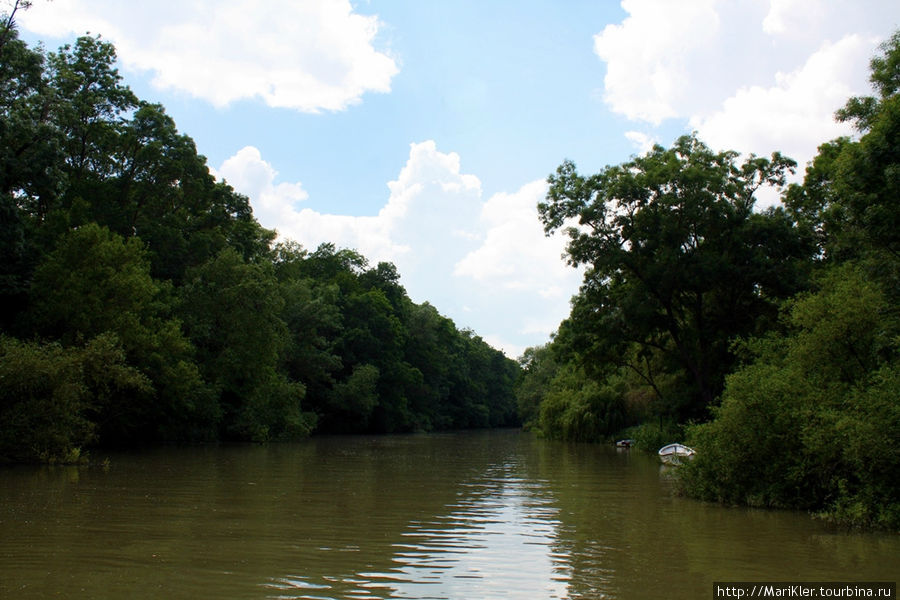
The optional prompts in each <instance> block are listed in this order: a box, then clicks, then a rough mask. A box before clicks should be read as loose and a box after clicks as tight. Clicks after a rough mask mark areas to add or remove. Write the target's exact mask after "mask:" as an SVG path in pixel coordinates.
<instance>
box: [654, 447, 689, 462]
mask: <svg viewBox="0 0 900 600" xmlns="http://www.w3.org/2000/svg"><path fill="white" fill-rule="evenodd" d="M658 454H659V460H661V461H663V463H664V464H667V465H680V464H681V463H682V462H684V461H686V460H691V459H692V458H694V455H696V454H697V453H696V452H695V451H694V449H693V448H688V447H687V446H685V445H683V444H669V445H667V446H663V447H662V448H660V449H659V452H658Z"/></svg>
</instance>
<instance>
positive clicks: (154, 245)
mask: <svg viewBox="0 0 900 600" xmlns="http://www.w3.org/2000/svg"><path fill="white" fill-rule="evenodd" d="M9 17H10V18H9V19H7V20H6V28H5V29H3V31H2V38H0V303H2V305H3V307H4V310H3V311H2V316H0V371H2V373H0V460H3V459H10V460H49V461H52V460H70V459H75V458H77V457H78V456H80V455H81V454H80V453H81V450H82V449H83V448H88V447H92V446H95V445H101V446H102V445H111V444H117V445H122V444H134V443H145V442H155V441H205V440H217V439H228V440H254V441H265V440H285V439H296V438H298V437H302V436H305V435H309V434H310V433H312V432H403V431H430V430H434V429H447V428H460V427H490V426H501V425H513V424H516V423H517V422H518V421H517V415H516V410H515V398H514V395H513V384H514V381H515V379H516V377H517V375H518V366H517V364H516V363H515V362H514V361H512V360H510V359H508V358H506V357H505V356H504V355H503V354H502V353H501V352H499V351H497V350H495V349H493V348H491V347H490V346H488V344H487V343H485V342H484V341H483V340H482V339H481V338H479V337H478V336H476V335H475V334H474V333H472V332H471V331H468V330H460V329H458V328H457V327H456V325H455V324H454V323H453V322H452V321H451V320H449V319H447V318H446V317H443V316H441V315H440V314H439V313H438V311H437V310H436V309H435V308H434V307H432V306H431V305H429V304H423V305H417V304H415V303H413V302H412V301H411V300H410V299H409V297H408V296H407V294H406V290H405V289H404V288H403V286H402V285H401V284H400V274H399V273H398V272H397V269H396V268H395V267H394V265H392V264H389V263H380V264H378V265H375V266H374V267H373V266H370V265H369V263H368V261H367V259H366V258H365V257H363V256H362V255H360V254H359V253H358V252H356V251H354V250H351V249H339V248H336V247H335V246H334V245H332V244H323V245H322V246H320V247H319V248H317V249H315V250H312V251H310V250H307V249H305V248H303V247H301V246H299V245H298V244H296V243H295V242H291V241H281V242H279V243H277V244H276V243H275V237H276V235H275V232H273V231H269V230H267V229H265V228H263V227H261V226H260V224H259V223H258V222H257V221H256V219H255V218H254V216H253V212H252V209H251V206H250V202H249V200H248V199H247V198H246V197H245V196H242V195H240V194H238V193H236V192H235V191H234V190H233V189H232V188H231V187H230V186H229V185H228V184H227V183H225V182H222V181H215V180H214V178H213V177H212V176H211V175H210V172H209V167H208V165H207V163H206V159H205V158H204V157H203V156H201V155H199V154H198V153H197V149H196V146H195V144H194V142H193V140H191V138H190V137H188V136H186V135H184V134H182V133H180V132H179V131H178V129H177V128H176V126H175V122H174V121H173V119H172V118H171V117H170V116H168V115H167V114H166V112H165V109H164V108H163V107H162V106H160V105H158V104H150V103H147V102H144V101H142V100H140V99H139V98H138V97H137V96H136V95H135V94H134V92H133V91H132V90H131V89H130V88H129V87H128V86H127V85H125V84H124V83H123V81H122V78H121V76H120V75H119V73H118V71H117V70H116V68H115V63H116V53H115V48H114V47H113V46H112V44H110V43H109V42H106V41H105V40H103V39H102V38H100V37H81V38H79V39H78V40H77V41H76V42H75V43H74V44H72V45H66V46H63V47H62V48H60V49H59V50H58V51H57V52H54V53H49V54H45V53H44V51H43V50H42V49H41V48H31V47H29V46H28V45H27V44H25V43H24V42H22V41H21V40H20V39H19V38H18V35H17V32H16V30H15V27H14V23H13V21H12V18H11V17H12V15H10V16H9ZM101 366H103V367H104V368H103V369H101Z"/></svg>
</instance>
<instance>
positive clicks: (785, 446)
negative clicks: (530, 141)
mask: <svg viewBox="0 0 900 600" xmlns="http://www.w3.org/2000/svg"><path fill="white" fill-rule="evenodd" d="M880 50H881V53H880V54H879V55H878V56H876V57H875V58H874V59H873V60H872V61H871V77H870V81H871V83H872V87H873V91H874V92H875V95H873V96H870V97H861V98H850V99H849V100H848V101H847V103H846V105H845V106H844V108H842V109H841V110H839V111H838V112H837V114H836V118H837V119H838V120H840V121H845V122H849V123H851V124H853V125H854V126H855V128H856V130H857V131H858V136H857V137H856V138H853V139H851V138H840V139H836V140H832V141H828V142H825V143H823V144H822V145H821V146H820V147H819V153H818V155H817V156H816V157H815V159H814V160H813V161H812V162H811V163H810V164H809V165H807V166H806V172H805V178H804V180H803V183H801V184H791V185H788V186H786V187H785V183H786V177H785V176H786V174H787V173H788V172H793V170H794V169H795V167H796V165H795V163H794V161H792V160H790V159H788V158H786V157H784V156H782V155H781V154H779V153H777V152H776V153H773V154H772V156H771V157H770V158H763V157H757V156H753V155H751V156H746V157H742V156H740V155H738V153H736V152H715V151H713V150H711V149H710V148H708V147H707V146H706V145H705V144H703V142H701V141H700V140H699V139H697V137H696V135H688V136H684V137H682V138H680V139H678V140H677V141H676V142H675V143H674V144H673V145H672V147H671V148H663V147H661V146H656V147H655V148H654V149H653V150H651V151H650V152H648V153H647V154H645V155H643V156H640V157H636V158H633V159H632V160H630V161H628V162H626V163H623V164H622V165H618V166H609V167H606V168H605V169H603V170H602V171H600V172H599V173H596V174H593V175H582V174H580V173H579V172H578V171H577V169H576V167H575V165H574V164H573V163H571V162H564V163H563V164H562V165H561V166H560V167H559V168H558V169H557V171H556V173H555V174H553V175H551V176H550V178H549V180H548V181H549V184H550V189H549V193H548V195H547V199H546V201H545V202H544V203H541V204H540V205H539V211H540V216H541V219H542V221H543V224H544V226H545V229H546V231H547V232H548V233H549V232H553V231H557V230H560V231H564V232H565V233H567V235H568V236H569V244H568V248H567V259H568V260H569V262H570V263H572V264H574V265H582V266H584V267H585V268H586V274H585V278H584V282H583V284H582V287H581V290H580V292H579V294H578V295H577V296H576V297H575V298H574V299H573V301H572V311H571V314H570V316H569V318H568V319H566V320H565V321H564V322H563V323H562V324H561V326H560V328H559V330H558V332H557V333H556V334H555V335H554V336H553V338H552V339H551V341H550V342H549V343H548V344H546V345H544V346H541V347H536V348H530V349H528V351H526V352H525V354H524V355H523V357H522V358H521V360H520V363H521V365H522V368H523V377H522V379H521V380H520V382H519V384H518V387H517V398H518V402H519V412H520V415H521V417H522V419H523V421H524V422H525V426H526V427H527V428H532V429H534V430H536V431H539V432H540V433H541V434H543V435H546V436H548V437H553V438H558V439H563V440H574V441H603V440H606V441H608V440H611V439H619V438H631V439H634V440H635V444H636V446H637V447H639V448H643V449H644V450H647V451H650V452H655V451H656V449H658V448H659V447H661V446H662V445H664V444H668V443H671V442H676V441H677V442H684V443H685V444H687V445H688V446H690V447H692V448H694V449H696V451H697V455H696V457H695V459H694V460H692V461H689V462H688V463H687V464H685V465H683V466H681V467H679V469H678V475H677V477H678V479H679V482H680V487H681V489H682V490H683V492H684V493H685V494H687V495H689V496H692V497H695V498H699V499H702V500H710V501H716V502H722V503H727V504H736V505H748V506H756V507H772V508H790V509H797V510H803V511H808V512H811V513H814V514H817V515H819V516H821V517H823V518H826V519H828V520H830V521H832V522H835V523H839V524H841V525H845V526H851V527H863V528H880V529H888V530H893V531H897V530H900V478H898V477H897V473H898V472H900V94H898V91H900V32H897V33H895V34H894V35H893V36H892V38H891V39H890V40H888V41H887V42H885V43H884V44H883V45H882V47H881V49H880ZM763 185H774V186H776V187H778V188H780V189H781V191H782V192H781V200H782V203H781V205H780V206H776V207H773V208H769V209H767V210H764V211H761V210H756V209H754V194H755V193H756V191H757V190H758V189H759V188H760V187H761V186H763Z"/></svg>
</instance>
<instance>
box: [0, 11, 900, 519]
mask: <svg viewBox="0 0 900 600" xmlns="http://www.w3.org/2000/svg"><path fill="white" fill-rule="evenodd" d="M4 22H5V26H3V27H4V29H3V30H2V32H0V118H2V127H0V304H2V306H4V310H3V311H2V314H0V461H2V462H46V463H66V462H75V463H77V462H80V461H83V460H84V456H85V452H86V451H89V450H90V449H91V448H106V447H128V446H136V445H141V444H148V443H150V444H152V443H195V442H215V441H252V442H264V441H279V440H292V439H300V438H304V437H306V436H309V435H311V434H313V433H393V432H415V431H438V430H447V429H466V428H486V427H509V426H524V427H525V428H526V429H530V430H533V431H535V432H537V433H539V434H540V435H543V436H546V437H549V438H556V439H562V440H570V441H594V442H600V441H604V440H608V439H614V438H615V437H628V438H632V439H634V440H635V443H636V446H637V447H639V448H644V449H647V450H649V451H654V452H655V450H656V449H657V448H658V447H660V446H662V445H664V444H666V443H670V442H674V441H682V442H685V443H686V444H688V445H689V446H691V447H693V448H695V449H696V450H697V458H696V459H695V460H693V461H691V462H690V463H689V464H686V465H684V466H682V467H681V468H680V469H679V478H680V481H681V485H682V487H683V489H684V491H685V493H687V494H688V495H691V496H693V497H696V498H700V499H704V500H712V501H718V502H725V503H730V504H744V505H750V506H761V507H779V508H792V509H798V510H805V511H809V512H813V513H817V514H821V515H824V516H825V517H826V518H828V519H831V520H833V521H835V522H838V523H841V524H845V525H849V526H857V527H868V528H884V529H890V530H900V478H898V477H897V476H896V474H897V473H898V472H900V200H898V199H900V96H898V90H900V32H898V33H896V34H894V36H893V37H892V38H891V39H890V40H889V41H888V42H886V43H885V44H884V46H883V47H882V49H881V50H882V52H881V54H879V55H878V56H876V57H875V58H874V59H873V60H872V63H871V82H872V85H873V91H874V95H873V96H871V97H860V98H850V99H849V100H848V101H847V104H846V106H845V107H844V108H843V109H841V110H840V111H838V113H837V115H836V118H838V119H839V120H841V121H846V122H849V123H852V124H853V125H854V126H855V127H856V129H857V131H858V136H857V137H855V138H852V139H851V138H841V139H837V140H832V141H827V142H824V143H823V144H822V145H821V146H820V148H819V153H818V155H817V156H816V158H815V159H814V160H813V161H812V162H811V163H810V164H809V165H807V166H806V171H805V178H804V181H803V183H801V184H791V185H788V186H786V187H785V184H786V181H787V180H786V177H787V175H788V173H790V172H793V171H794V170H795V168H796V167H797V165H796V164H795V163H794V161H792V160H791V159H790V158H787V157H785V156H782V155H781V154H780V153H778V152H775V153H773V154H772V155H771V156H770V157H769V158H764V157H758V156H753V155H751V156H743V157H742V156H740V155H739V154H738V153H736V152H732V151H714V150H712V149H710V148H709V147H707V146H706V145H705V144H704V143H703V142H702V141H701V140H699V139H698V138H697V136H696V134H694V135H687V136H683V137H681V138H679V139H678V140H676V141H675V142H674V143H673V145H672V146H671V147H670V148H664V147H662V146H656V147H655V148H653V149H652V150H651V151H649V152H648V153H646V154H644V155H642V156H638V157H632V158H631V159H630V160H629V161H627V162H625V163H623V164H621V165H617V166H609V167H606V168H604V169H603V170H602V171H600V172H599V173H596V174H593V175H584V174H580V173H579V172H578V170H577V168H576V166H575V165H574V164H573V163H571V162H569V161H566V162H564V163H563V164H562V165H561V166H560V167H559V168H558V169H557V171H556V172H555V173H554V174H553V175H551V176H550V177H549V179H548V182H549V192H548V194H547V197H546V200H545V201H544V202H542V203H540V204H539V206H538V210H539V214H540V218H541V221H542V223H543V225H544V228H545V231H546V232H547V233H548V234H549V233H552V232H556V231H563V232H565V233H566V234H567V235H568V236H569V244H568V247H567V260H568V261H569V262H570V263H571V264H572V265H577V266H583V267H585V268H586V273H585V278H584V282H583V285H582V287H581V289H580V291H579V292H578V294H577V295H576V296H575V297H574V298H573V300H572V310H571V314H570V316H569V317H568V318H567V319H566V320H565V321H563V323H562V324H561V325H560V327H559V330H558V331H557V332H556V333H555V334H554V335H553V336H552V338H551V340H550V341H549V342H548V343H547V344H546V345H544V346H540V347H535V348H529V349H528V350H527V351H526V352H525V353H524V354H523V356H522V357H521V358H520V359H519V361H518V362H517V361H513V360H511V359H509V358H507V357H506V356H504V355H503V354H502V353H501V352H499V351H497V350H495V349H493V348H491V347H490V346H489V345H488V344H487V343H486V342H484V340H482V339H481V338H480V337H478V335H476V334H475V333H474V332H472V331H470V330H466V329H463V330H460V329H458V328H457V327H456V325H455V324H454V323H453V321H451V320H450V319H448V318H446V317H444V316H442V315H441V314H439V312H438V311H437V310H436V309H435V308H434V307H433V306H431V305H430V304H428V303H424V304H421V305H419V304H415V303H413V302H412V301H411V300H410V299H409V297H408V296H407V294H406V291H405V290H404V288H403V287H402V286H401V285H400V283H399V278H400V275H399V273H398V272H397V269H396V267H395V266H394V265H392V264H390V263H379V264H377V265H374V266H372V265H370V264H369V262H368V261H367V260H366V258H365V257H363V256H362V255H360V254H359V253H358V252H356V251H354V250H351V249H341V248H337V247H335V246H334V245H332V244H323V245H321V246H320V247H318V248H317V249H315V250H310V249H306V248H303V247H302V246H300V245H299V244H296V243H294V242H290V241H285V242H279V243H275V238H276V234H275V232H274V231H270V230H267V229H264V228H263V227H261V226H260V224H259V223H258V222H257V221H256V219H255V218H254V216H253V213H252V210H251V207H250V203H249V200H248V199H247V198H246V197H244V196H242V195H240V194H237V193H236V192H235V191H234V190H233V189H232V188H231V187H230V186H229V185H228V184H227V183H225V182H217V181H215V180H214V178H213V177H212V176H211V175H210V173H209V169H208V166H207V164H206V159H205V157H203V156H201V155H199V154H197V150H196V147H195V144H194V142H193V140H192V139H191V138H190V137H188V136H186V135H184V134H182V133H179V132H178V130H177V128H176V126H175V123H174V121H173V120H172V119H171V117H169V116H168V115H167V114H166V112H165V109H164V108H163V107H162V106H161V105H158V104H150V103H147V102H144V101H141V100H140V99H139V98H137V97H136V96H135V94H134V93H133V92H132V91H131V89H130V88H128V86H127V85H124V84H123V83H122V79H121V77H120V76H119V74H118V72H117V70H116V69H115V67H114V65H115V62H116V53H115V49H114V47H113V46H112V45H111V44H109V43H108V42H105V41H103V40H102V38H100V37H99V36H98V37H81V38H79V39H78V40H77V41H76V42H75V43H74V44H73V45H71V46H69V45H67V46H64V47H62V48H60V49H59V50H58V51H57V52H50V53H47V52H45V51H44V49H43V48H42V47H36V48H34V47H29V46H28V45H27V44H26V43H24V42H23V41H22V40H20V39H19V37H18V34H17V31H16V29H15V25H14V22H13V19H12V15H9V16H8V18H6V19H4ZM763 186H775V187H778V188H780V189H782V196H781V198H782V204H781V205H780V206H777V207H773V208H770V209H767V210H764V211H761V210H757V209H756V208H755V207H754V202H755V196H754V195H755V193H756V192H757V191H758V190H759V188H760V187H763Z"/></svg>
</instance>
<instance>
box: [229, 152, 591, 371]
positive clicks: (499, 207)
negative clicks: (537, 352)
mask: <svg viewBox="0 0 900 600" xmlns="http://www.w3.org/2000/svg"><path fill="white" fill-rule="evenodd" d="M213 173H214V174H215V175H216V176H217V177H221V178H224V179H225V180H226V181H228V183H229V184H230V185H232V186H233V187H234V188H235V189H236V190H237V191H238V192H240V193H242V194H245V195H247V196H248V197H249V198H250V200H251V204H252V206H253V210H254V214H255V215H256V217H257V218H258V219H259V221H260V223H261V224H262V225H263V226H265V227H269V228H273V229H276V230H277V231H278V232H279V234H280V236H281V237H282V238H288V239H293V240H296V241H298V242H300V243H301V244H303V245H304V246H305V247H307V248H310V249H313V248H315V247H317V246H318V245H319V244H321V243H323V242H332V243H335V244H336V245H338V246H339V247H348V248H355V249H357V250H359V251H360V252H361V253H362V254H363V255H364V256H366V258H368V259H369V260H370V261H371V262H377V261H390V262H393V263H394V264H396V265H397V268H398V270H399V271H400V274H401V277H402V282H403V285H404V286H405V287H406V289H407V291H408V292H409V294H410V297H412V299H413V300H414V301H416V302H424V301H426V300H428V301H431V302H432V303H435V298H442V299H444V300H442V302H445V303H446V304H443V305H442V304H439V303H436V306H437V308H438V309H439V310H440V311H441V312H443V313H444V314H447V315H449V316H450V317H451V318H453V319H454V320H455V321H457V325H459V326H469V327H473V328H475V330H476V331H478V332H479V334H481V335H482V336H483V337H484V339H485V340H487V341H488V342H489V343H491V344H493V345H495V347H498V348H501V349H503V350H504V351H505V352H506V353H507V354H509V355H510V356H517V355H518V354H520V353H521V352H522V351H523V350H524V349H525V347H527V346H529V345H534V344H537V343H543V342H544V341H546V339H547V336H548V335H549V334H550V333H551V332H553V331H554V330H555V329H556V327H557V326H558V325H559V322H560V321H561V320H562V319H563V318H565V317H566V315H567V314H568V300H569V297H570V296H571V295H572V294H573V293H574V292H575V291H576V290H577V288H578V284H579V283H580V279H581V277H580V274H579V273H578V272H576V271H575V270H574V269H571V268H569V267H567V266H566V264H565V262H564V261H563V260H562V258H561V255H562V253H563V251H564V247H565V241H564V240H563V239H562V237H561V236H557V237H553V238H547V237H545V236H544V234H543V229H542V227H541V224H540V221H539V220H538V216H537V209H536V205H537V202H538V201H539V200H541V199H542V198H543V196H544V194H545V193H546V184H545V183H544V182H542V181H536V182H533V183H529V184H526V185H524V186H523V187H522V188H520V189H519V190H517V191H516V192H513V193H500V194H495V195H493V196H491V198H489V199H488V200H487V201H485V200H483V198H482V190H481V182H480V180H479V179H478V177H476V176H475V175H472V174H467V173H464V172H463V171H462V169H461V160H460V157H459V155H458V154H456V153H453V152H449V153H445V152H441V151H439V150H438V149H437V145H436V144H435V142H434V141H425V142H422V143H416V144H411V145H410V151H409V157H408V158H407V161H406V164H405V165H404V166H403V167H402V168H401V169H400V172H399V174H398V176H397V179H395V180H393V181H390V182H388V184H387V194H386V196H387V197H386V201H385V203H384V205H383V207H382V208H381V210H380V211H379V212H378V214H377V215H376V216H369V217H352V216H343V215H330V214H324V213H320V212H317V211H314V210H311V209H309V208H304V207H303V204H302V203H303V200H305V199H306V198H307V194H306V192H305V191H304V190H303V186H302V184H301V183H299V182H295V183H284V182H282V183H279V182H278V181H277V176H278V173H277V171H276V170H275V169H274V167H273V166H272V165H271V164H270V163H268V162H267V161H266V160H265V159H264V158H263V157H262V156H261V154H260V152H259V151H258V150H257V149H256V148H253V147H246V148H243V149H241V150H239V151H238V152H237V153H235V155H234V156H232V157H231V158H229V159H227V160H226V161H224V162H223V164H222V165H221V166H220V167H219V168H218V169H214V170H213ZM476 319H477V320H476ZM500 331H512V332H515V333H514V337H511V336H510V335H509V334H505V335H501V334H500V333H498V332H500Z"/></svg>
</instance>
